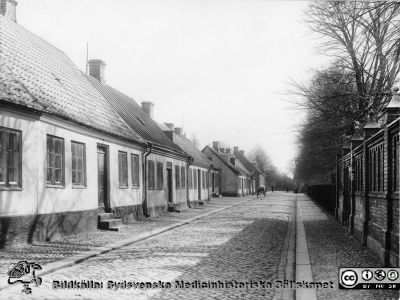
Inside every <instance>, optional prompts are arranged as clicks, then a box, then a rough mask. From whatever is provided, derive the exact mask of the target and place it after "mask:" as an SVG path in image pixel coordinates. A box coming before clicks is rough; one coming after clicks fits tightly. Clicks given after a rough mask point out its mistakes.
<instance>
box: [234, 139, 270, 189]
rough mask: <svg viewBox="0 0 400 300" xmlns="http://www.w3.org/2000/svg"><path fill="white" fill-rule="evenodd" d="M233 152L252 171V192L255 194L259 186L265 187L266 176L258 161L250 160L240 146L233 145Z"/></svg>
mask: <svg viewBox="0 0 400 300" xmlns="http://www.w3.org/2000/svg"><path fill="white" fill-rule="evenodd" d="M233 154H234V155H235V156H236V157H237V158H238V159H239V161H240V162H241V163H242V164H243V165H244V166H245V167H246V169H247V170H249V171H250V173H251V184H250V186H251V191H250V192H251V193H252V194H254V193H255V192H256V191H257V189H258V188H260V187H264V188H265V176H264V174H263V172H261V171H260V169H259V168H258V166H257V162H255V161H250V160H249V159H248V158H247V157H246V156H245V154H244V151H243V150H239V147H233Z"/></svg>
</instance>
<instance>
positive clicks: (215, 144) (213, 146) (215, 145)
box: [212, 141, 219, 152]
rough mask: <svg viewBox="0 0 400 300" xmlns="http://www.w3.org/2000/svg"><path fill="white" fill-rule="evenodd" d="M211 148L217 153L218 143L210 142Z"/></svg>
mask: <svg viewBox="0 0 400 300" xmlns="http://www.w3.org/2000/svg"><path fill="white" fill-rule="evenodd" d="M212 148H213V149H214V150H215V151H217V152H218V151H219V142H217V141H214V142H212Z"/></svg>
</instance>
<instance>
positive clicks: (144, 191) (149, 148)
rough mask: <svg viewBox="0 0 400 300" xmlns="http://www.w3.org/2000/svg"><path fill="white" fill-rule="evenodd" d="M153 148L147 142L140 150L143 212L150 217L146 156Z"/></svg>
mask: <svg viewBox="0 0 400 300" xmlns="http://www.w3.org/2000/svg"><path fill="white" fill-rule="evenodd" d="M152 150H153V144H152V143H150V142H149V143H148V144H147V148H146V150H145V151H144V152H142V161H143V214H144V215H145V216H146V217H150V214H149V210H148V209H147V156H149V155H150V153H151V151H152Z"/></svg>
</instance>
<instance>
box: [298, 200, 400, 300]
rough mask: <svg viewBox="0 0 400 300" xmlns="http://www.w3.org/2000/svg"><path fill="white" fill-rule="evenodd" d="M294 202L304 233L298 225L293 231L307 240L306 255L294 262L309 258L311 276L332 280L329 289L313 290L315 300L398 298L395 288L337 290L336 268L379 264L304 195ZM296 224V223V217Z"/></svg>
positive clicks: (327, 214) (375, 265)
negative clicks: (332, 285)
mask: <svg viewBox="0 0 400 300" xmlns="http://www.w3.org/2000/svg"><path fill="white" fill-rule="evenodd" d="M297 205H298V206H299V207H300V215H301V221H302V222H301V223H302V224H300V227H301V225H303V228H304V233H303V232H302V229H301V228H300V229H299V228H297V234H298V235H303V234H304V237H305V240H306V241H307V243H306V245H303V246H302V247H303V250H304V251H303V252H305V249H307V252H308V255H307V254H302V255H299V256H298V257H297V259H296V263H299V261H298V259H300V260H303V262H305V263H307V257H309V262H310V267H311V271H312V279H313V280H314V281H328V282H329V281H331V280H332V281H333V283H334V288H333V289H332V288H327V289H317V290H316V295H317V298H318V299H349V300H350V299H360V300H361V299H371V300H373V299H399V291H394V290H393V291H391V290H339V288H338V271H339V267H383V265H382V264H381V263H380V261H379V259H378V257H377V256H376V255H375V254H374V253H372V252H371V251H370V250H369V249H368V248H367V247H365V246H363V245H361V243H360V242H359V241H358V240H357V239H355V238H354V237H353V236H352V235H351V234H349V233H348V230H347V228H345V227H342V226H341V225H340V223H339V222H338V221H337V220H336V219H335V218H334V217H333V216H332V215H330V214H329V213H327V212H325V211H324V210H323V209H322V208H321V207H320V206H318V205H317V204H316V203H315V202H313V201H312V200H311V199H310V198H309V197H308V196H306V195H303V194H299V196H298V202H297ZM297 225H298V226H299V219H297ZM298 238H299V236H298ZM296 242H297V241H296ZM296 248H297V247H296ZM301 256H302V257H301ZM308 275H309V274H308ZM304 280H306V279H304ZM314 291H315V290H314Z"/></svg>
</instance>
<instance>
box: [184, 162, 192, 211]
mask: <svg viewBox="0 0 400 300" xmlns="http://www.w3.org/2000/svg"><path fill="white" fill-rule="evenodd" d="M192 164H193V157H191V156H189V157H188V159H187V167H186V199H187V200H186V203H187V206H188V207H189V208H191V207H192V206H191V204H190V199H189V167H190V166H191V165H192ZM192 184H193V178H192Z"/></svg>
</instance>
